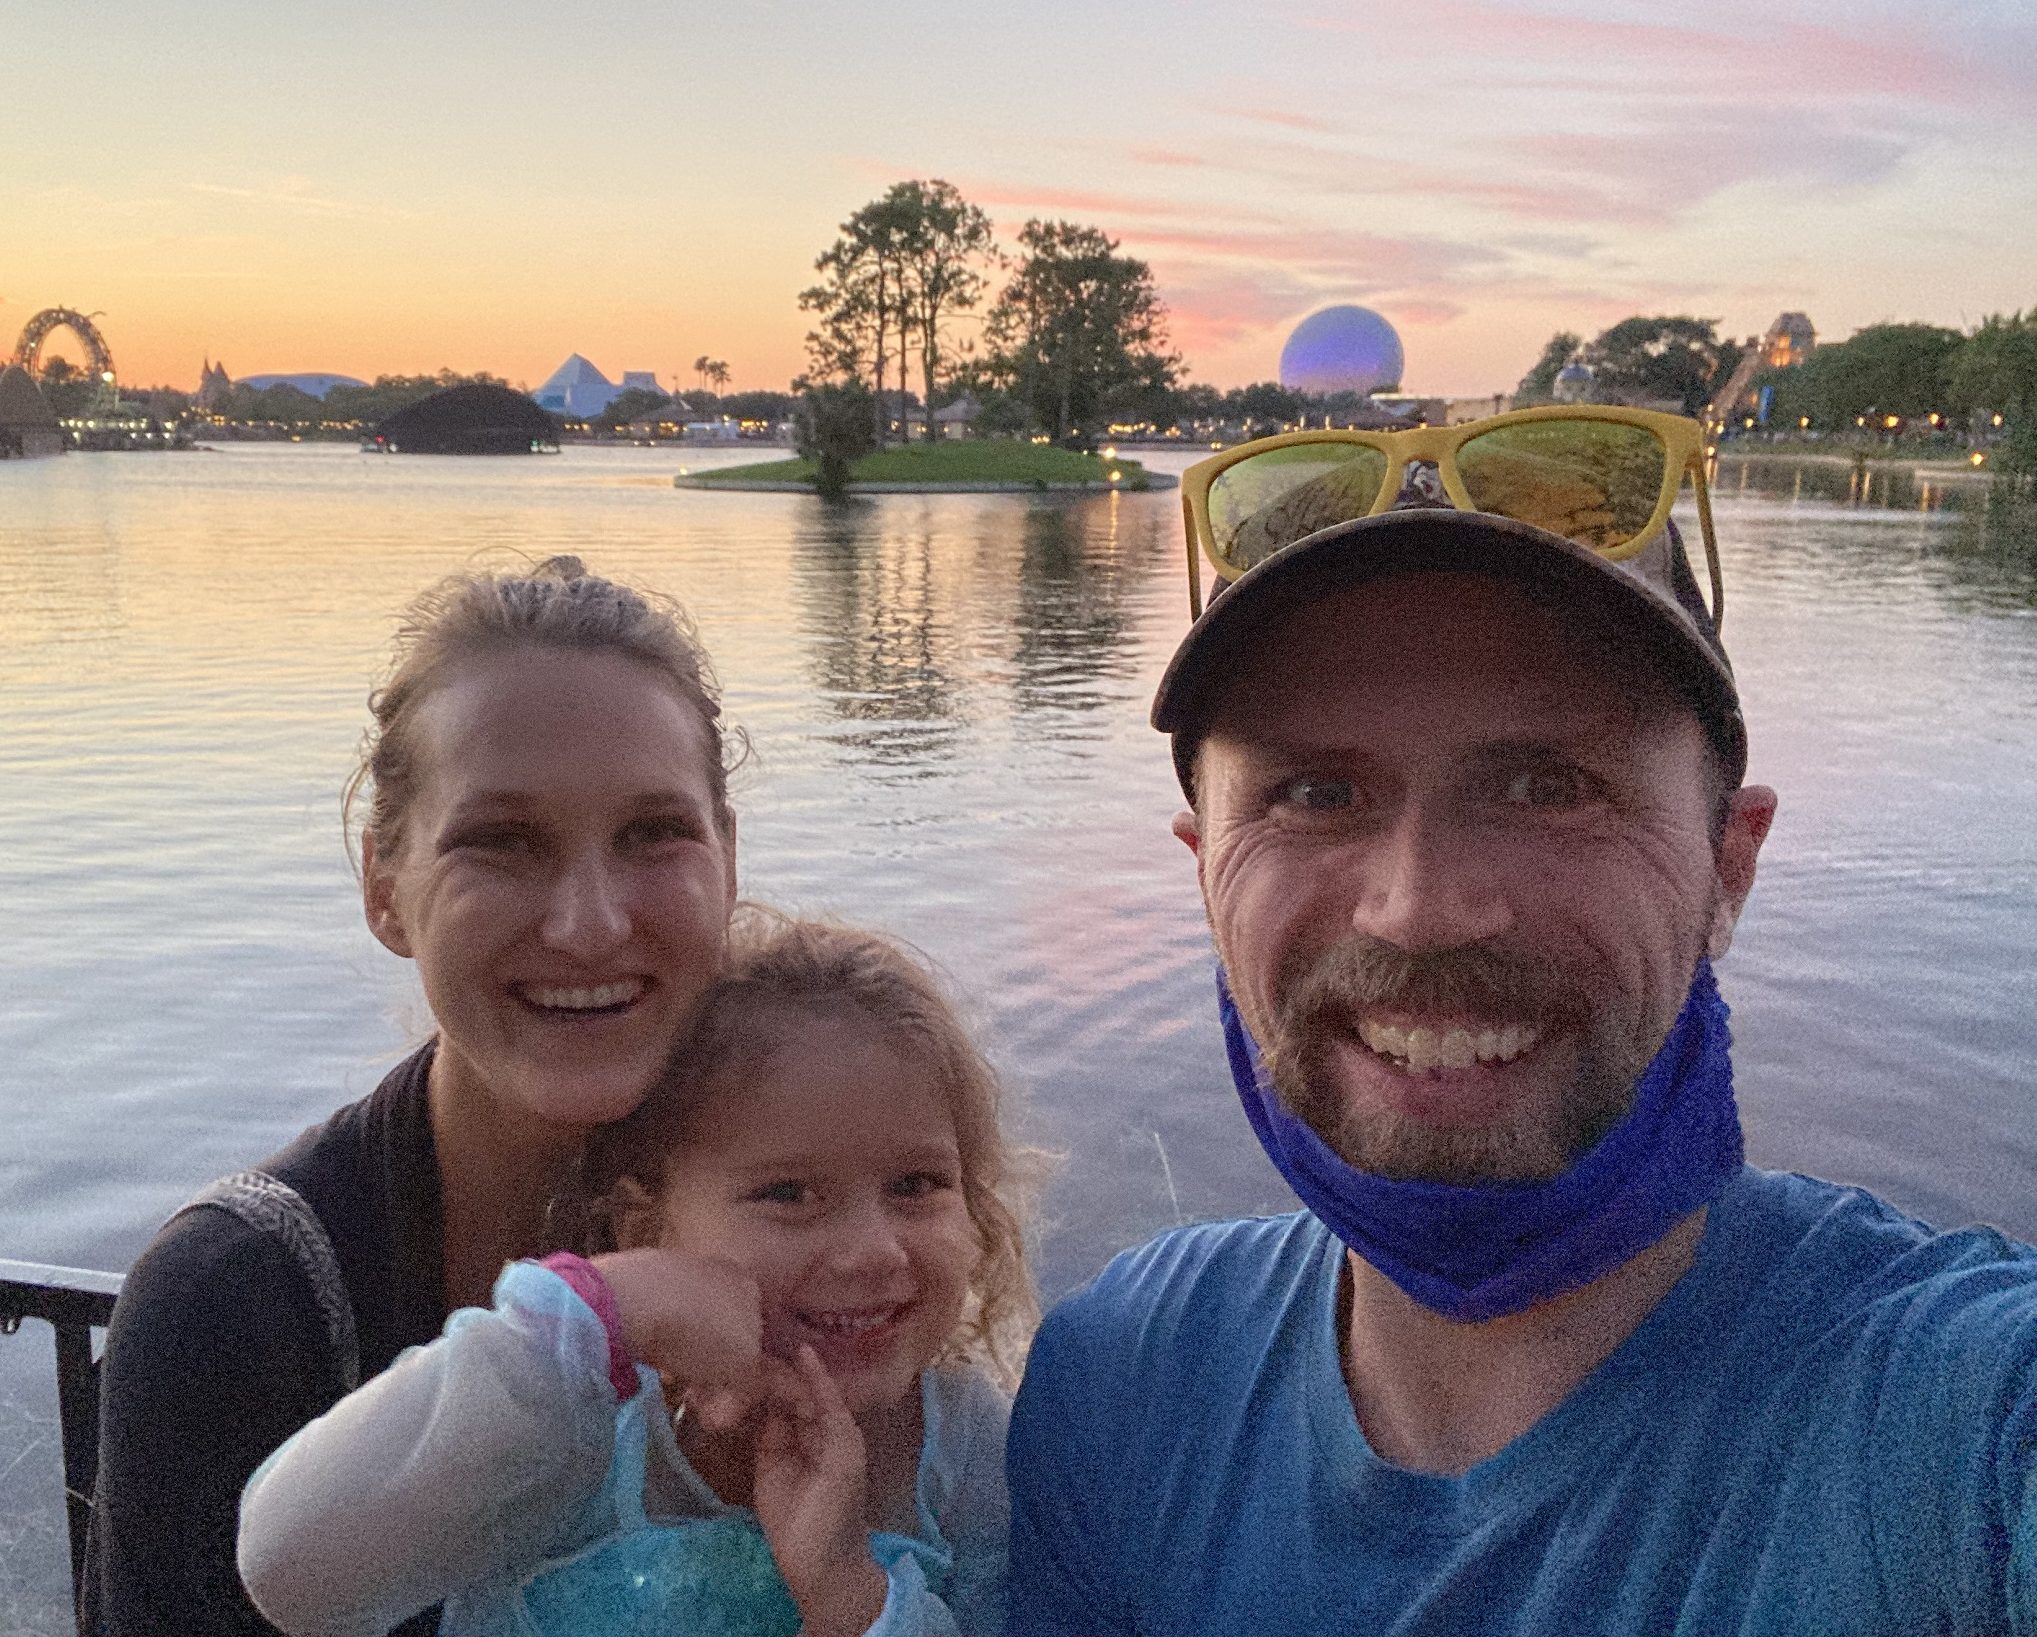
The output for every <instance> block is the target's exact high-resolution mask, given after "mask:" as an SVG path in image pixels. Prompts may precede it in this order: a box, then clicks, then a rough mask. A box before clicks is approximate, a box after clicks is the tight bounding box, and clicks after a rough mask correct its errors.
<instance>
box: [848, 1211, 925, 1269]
mask: <svg viewBox="0 0 2037 1637" xmlns="http://www.w3.org/2000/svg"><path fill="white" fill-rule="evenodd" d="M828 1260H829V1262H830V1263H831V1264H832V1265H833V1266H834V1267H835V1268H836V1270H837V1271H840V1272H846V1273H857V1274H863V1275H871V1274H885V1273H891V1272H894V1271H896V1270H897V1269H900V1268H903V1267H905V1266H906V1264H907V1262H908V1260H909V1258H908V1257H907V1256H906V1252H905V1240H904V1238H903V1237H902V1236H901V1234H900V1233H899V1229H898V1223H897V1222H896V1221H895V1220H894V1219H893V1218H892V1216H891V1213H890V1212H889V1211H887V1210H885V1209H884V1207H883V1206H882V1205H881V1204H879V1203H876V1202H874V1201H873V1202H871V1203H870V1204H867V1205H864V1206H861V1207H859V1208H858V1209H856V1210H855V1211H854V1212H851V1213H846V1214H845V1215H844V1216H843V1218H842V1220H841V1222H840V1223H839V1225H838V1227H837V1230H836V1233H835V1235H834V1237H833V1240H832V1242H831V1243H830V1245H829V1248H828Z"/></svg>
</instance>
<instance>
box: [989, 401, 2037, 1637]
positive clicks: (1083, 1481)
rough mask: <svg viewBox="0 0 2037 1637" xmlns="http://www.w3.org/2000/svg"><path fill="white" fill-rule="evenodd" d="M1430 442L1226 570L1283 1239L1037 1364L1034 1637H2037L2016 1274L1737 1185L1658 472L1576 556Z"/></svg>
mask: <svg viewBox="0 0 2037 1637" xmlns="http://www.w3.org/2000/svg"><path fill="white" fill-rule="evenodd" d="M1616 413H1617V412H1616ZM1632 418H1633V419H1634V420H1636V421H1639V420H1642V419H1644V418H1643V417H1639V416H1635V417H1632ZM1542 430H1546V429H1543V428H1538V432H1537V435H1539V434H1540V432H1541V431H1542ZM1551 435H1552V436H1553V435H1554V434H1551ZM1417 436H1420V437H1421V438H1422V439H1424V440H1425V442H1424V447H1425V448H1427V447H1429V446H1431V445H1433V446H1434V450H1433V452H1435V453H1436V454H1437V455H1438V458H1439V459H1440V460H1441V461H1442V462H1443V463H1444V467H1445V470H1444V471H1443V472H1442V474H1441V476H1442V478H1443V479H1444V481H1442V482H1438V481H1437V476H1438V474H1437V472H1436V471H1435V470H1434V469H1433V467H1432V466H1429V465H1420V464H1411V465H1410V466H1409V467H1408V469H1407V470H1408V481H1407V483H1406V484H1405V486H1404V487H1402V489H1401V491H1400V495H1399V498H1398V500H1397V502H1395V503H1394V504H1393V505H1392V506H1391V508H1390V509H1388V507H1387V505H1386V501H1385V500H1380V501H1370V500H1368V499H1367V498H1366V496H1365V495H1363V494H1361V495H1360V497H1359V502H1358V503H1357V504H1354V505H1350V506H1349V507H1348V508H1347V511H1346V516H1347V518H1348V517H1350V515H1351V513H1353V512H1363V511H1365V510H1366V509H1367V507H1368V506H1369V507H1370V509H1371V511H1372V512H1373V513H1374V514H1373V515H1359V516H1356V517H1355V520H1347V521H1342V522H1336V523H1333V524H1332V525H1331V526H1329V527H1327V528H1317V525H1318V524H1319V522H1320V517H1319V516H1312V517H1310V519H1309V521H1308V522H1307V524H1306V525H1305V526H1306V527H1309V528H1316V529H1317V532H1314V533H1309V534H1307V535H1305V536H1303V537H1302V538H1300V539H1299V540H1298V541H1296V542H1295V543H1291V544H1285V545H1284V549H1276V550H1274V551H1273V552H1272V554H1271V555H1264V554H1263V551H1262V550H1261V548H1260V546H1258V545H1255V547H1254V555H1255V556H1261V555H1263V561H1259V562H1258V564H1257V566H1256V567H1252V568H1250V570H1249V571H1248V572H1244V573H1243V575H1242V577H1241V578H1237V579H1236V580H1235V581H1234V583H1232V584H1231V585H1230V586H1229V587H1228V588H1225V589H1222V590H1221V591H1220V594H1219V595H1217V596H1216V597H1215V598H1214V599H1213V601H1212V603H1211V606H1210V607H1209V609H1208V610H1207V611H1206V612H1204V613H1203V614H1202V615H1201V617H1200V619H1198V620H1197V622H1196V624H1195V625H1194V627H1193V628H1192V629H1191V630H1190V632H1189V634H1188V635H1187V637H1186V638H1185V639H1184V640H1183V642H1182V644H1181V647H1180V649H1179V651H1178V652H1177V653H1176V654H1175V656H1174V659H1173V662H1172V664H1171V665H1170V667H1169V669H1168V672H1167V674H1166V676H1165V678H1164V679H1163V681H1162V683H1161V685H1160V690H1159V694H1158V697H1157V699H1156V701H1155V705H1154V722H1155V725H1156V726H1157V727H1159V728H1161V729H1162V730H1164V731H1166V732H1168V733H1170V734H1171V735H1172V737H1173V749H1174V757H1175V765H1176V768H1177V770H1178V772H1179V774H1180V777H1181V781H1182V785H1183V788H1184V790H1185V791H1186V793H1187V795H1188V798H1189V800H1190V802H1191V804H1192V810H1191V811H1189V812H1185V813H1183V814H1181V815H1180V817H1179V818H1177V819H1176V821H1175V833H1176V834H1177V835H1178V836H1179V837H1180V838H1181V839H1182V840H1183V841H1184V842H1185V843H1186V844H1187V845H1188V847H1189V848H1190V850H1191V851H1192V852H1193V853H1194V854H1195V859H1196V870H1197V875H1198V878H1199V880H1200V883H1201V887H1202V893H1203V900H1204V904H1205V907H1206V909H1207V911H1208V915H1209V920H1210V925H1211V928H1212V931H1213V933H1214V937H1215V943H1216V949H1217V954H1218V956H1219V959H1220V962H1221V968H1222V974H1221V975H1222V982H1221V983H1220V990H1221V994H1220V1003H1221V1007H1222V1013H1223V1017H1224V1023H1225V1030H1226V1038H1227V1042H1228V1045H1229V1048H1230V1057H1231V1065H1232V1070H1233V1075H1234V1078H1235V1079H1236V1081H1237V1083H1238V1088H1239V1092H1240V1095H1241V1097H1242V1099H1243V1101H1244V1103H1245V1107H1246V1112H1247V1114H1248V1117H1249V1118H1250V1120H1251V1123H1252V1125H1253V1128H1254V1130H1255V1132H1256V1133H1257V1135H1258V1136H1259V1138H1260V1140H1261V1142H1262V1143H1263V1144H1264V1145H1265V1147H1266V1149H1267V1152H1268V1154H1269V1155H1270V1156H1271V1157H1272V1159H1273V1160H1274V1162H1275V1164H1276V1165H1277V1166H1278V1167H1279V1169H1280V1170H1281V1172H1282V1173H1283V1175H1284V1176H1286V1178H1287V1179H1288V1181H1289V1182H1290V1183H1291V1184H1292V1185H1293V1186H1294V1188H1295V1191H1296V1192H1297V1194H1298V1195H1299V1196H1300V1197H1301V1199H1302V1201H1303V1202H1304V1204H1305V1205H1306V1206H1307V1207H1308V1209H1307V1210H1306V1211H1304V1212H1302V1213H1300V1214H1298V1215H1294V1216H1289V1217H1281V1218H1273V1219H1262V1220H1254V1221H1242V1222H1230V1223H1215V1224H1205V1225H1200V1226H1196V1227H1190V1228H1185V1229H1181V1230H1178V1231H1176V1232H1173V1233H1170V1234H1167V1235H1164V1236H1162V1237H1161V1238H1160V1239H1158V1240H1156V1241H1154V1242H1153V1243H1151V1244H1149V1245H1147V1246H1145V1247H1143V1248H1141V1249H1139V1250H1135V1251H1132V1252H1128V1253H1127V1254H1126V1255H1124V1256H1122V1257H1120V1258H1118V1260H1117V1261H1115V1262H1114V1263H1113V1264H1112V1265H1111V1266H1110V1267H1109V1268H1108V1269H1107V1270H1106V1271H1105V1272H1104V1273H1103V1274H1102V1275H1101V1276H1100V1277H1099V1278H1098V1279H1097V1280H1096V1281H1095V1282H1094V1283H1093V1284H1091V1285H1090V1286H1089V1287H1088V1288H1087V1289H1086V1290H1084V1291H1082V1292H1080V1293H1078V1294H1077V1295H1076V1296H1074V1297H1072V1298H1071V1299H1070V1300H1068V1301H1067V1302H1065V1303H1063V1304H1062V1305H1061V1306H1060V1307H1059V1308H1058V1309H1057V1310H1056V1311H1055V1312H1054V1313H1053V1314H1052V1315H1051V1316H1050V1317H1049V1318H1048V1320H1047V1322H1046V1324H1045V1325H1044V1326H1043V1328H1042V1329H1041V1332H1040V1335H1039V1339H1038V1341H1037V1343H1036V1345H1035V1348H1034V1351H1033V1355H1032V1360H1031V1363H1030V1365H1029V1367H1028V1372H1027V1377H1026V1381H1025V1385H1024V1387H1023V1389H1022V1390H1021V1392H1020V1395H1019V1400H1018V1404H1017V1407H1016V1411H1015V1415H1014V1421H1013V1426H1012V1437H1011V1444H1010V1452H1009V1454H1010V1468H1011V1479H1012V1498H1013V1540H1012V1563H1013V1584H1012V1607H1011V1629H1012V1632H1013V1634H1014V1637H1027V1634H1032V1633H1049V1632H1053V1633H1104V1632H1109V1633H1120V1632H1126V1633H1128V1632H1142V1633H1146V1632H1170V1633H1171V1632H1181V1633H1190V1632H1195V1633H1205V1632H1206V1633H1228V1632H1281V1633H1288V1632H1315V1631H1323V1632H1328V1631H1338V1632H1351V1633H1362V1634H1366V1637H1372V1634H1378V1633H1391V1634H1396V1637H1412V1634H1416V1633H1420V1634H1441V1633H1478V1634H1484V1633H1495V1632H1510V1633H1511V1632H1522V1633H1526V1632H1554V1633H1564V1634H1570V1633H1667V1632H1676V1633H1690V1634H1698V1633H1702V1634H1704V1637H1724V1634H1740V1637H1755V1634H1762V1637H1766V1634H1775V1633H1783V1632H1792V1633H1795V1632H1819V1633H1824V1632H1849V1633H1850V1632H1886V1633H1891V1634H1894V1633H1917V1632H1925V1631H1930V1632H1942V1633H1979V1632H1988V1633H1996V1632H2001V1633H2007V1632H2019V1633H2037V1252H2033V1251H2032V1250H2030V1249H2029V1248H2028V1247H2022V1246H2016V1245H2012V1244H2009V1243H2008V1242H2006V1241H2004V1240H2002V1239H2001V1238H2000V1237H1999V1236H1996V1235H1993V1234H1990V1233H1986V1232H1965V1233H1957V1234H1945V1235H1934V1234H1933V1233H1932V1232H1931V1231H1930V1230H1928V1229H1926V1228H1924V1227H1922V1226H1921V1225H1919V1224H1917V1223H1914V1222H1912V1221H1910V1220H1908V1219H1906V1218H1904V1217H1902V1216H1901V1215H1899V1214H1898V1213H1896V1212H1895V1211H1893V1210H1891V1209H1890V1208H1888V1207H1887V1206H1885V1205H1882V1204H1881V1203H1879V1202H1878V1201H1876V1200H1874V1199H1872V1198H1871V1197H1869V1196H1867V1195H1865V1194H1863V1193H1861V1192H1859V1191H1857V1190H1850V1189H1843V1188H1838V1187H1834V1186H1831V1185H1828V1184H1824V1183H1819V1182H1814V1181H1811V1180H1809V1179H1806V1178H1802V1177H1793V1176H1783V1175H1777V1174H1772V1173H1765V1172H1761V1171H1756V1170H1753V1169H1750V1168H1747V1167H1745V1166H1744V1164H1743V1161H1742V1156H1741V1144H1740V1127H1739V1121H1738V1116H1737V1112H1736V1110H1735V1107H1734V1103H1733V1093H1732V1082H1731V1070H1730V1062H1729V1058H1728V1037H1727V1031H1726V1021H1725V1008H1724V1005H1723V1003H1722V1002H1721V1001H1720V1000H1719V999H1718V995H1717V990H1716V988H1715V986H1714V984H1713V980H1712V975H1711V965H1710V963H1711V961H1712V960H1714V959H1716V958H1718V957H1720V956H1723V955H1724V954H1725V953H1726V951H1727V948H1728V945H1729V944H1730V942H1731V939H1732V934H1733V930H1734V926H1735V923H1736V921H1737V919H1738V917H1739V914H1740V912H1741V908H1742V906H1743V905H1744V904H1745V902H1746V899H1747V895H1748V892H1749V890H1750V889H1751V887H1752V886H1753V883H1754V873H1755V860H1756V855H1757V854H1758V852H1759V851H1760V847H1761V844H1762V840H1763V838H1764V837H1765V835H1766V833H1767V831H1768V828H1769V824H1770V821H1771V819H1772V818H1773V816H1774V812H1775V796H1774V793H1773V792H1772V791H1770V790H1768V789H1766V788H1764V787H1762V786H1759V785H1746V784H1743V783H1742V775H1743V773H1744V769H1745V762H1746V742H1745V731H1744V728H1743V726H1742V720H1741V715H1740V710H1739V701H1738V696H1737V693H1736V691H1735V686H1734V682H1733V678H1732V673H1731V671H1730V669H1729V668H1728V666H1727V663H1726V659H1725V655H1724V651H1723V649H1722V648H1721V647H1720V646H1719V643H1718V638H1717V632H1716V626H1715V622H1714V619H1713V616H1712V614H1711V612H1710V611H1708V610H1707V608H1706V606H1705V603H1704V601H1703V599H1702V598H1701V597H1700V596H1699V595H1698V593H1697V591H1696V588H1695V583H1694V580H1693V577H1692V574H1691V571H1690V566H1689V563H1688V561H1687V560H1686V558H1685V555H1684V551H1683V547H1682V544H1681V542H1680V540H1678V538H1677V537H1676V534H1675V531H1674V529H1673V528H1670V527H1668V526H1667V524H1666V518H1667V513H1668V504H1669V501H1670V500H1671V499H1673V497H1674V493H1675V488H1676V485H1677V478H1678V476H1679V474H1678V473H1676V472H1674V471H1671V472H1670V473H1669V474H1668V475H1667V480H1666V481H1667V489H1666V491H1665V495H1664V499H1663V503H1662V506H1661V508H1660V511H1659V514H1658V515H1656V516H1655V518H1654V519H1653V524H1654V533H1653V534H1652V535H1651V537H1650V538H1648V539H1647V540H1646V541H1642V540H1639V539H1635V540H1628V539H1625V538H1612V536H1613V535H1618V534H1619V533H1620V531H1619V530H1618V529H1614V530H1612V531H1611V532H1610V534H1602V535H1601V536H1600V537H1591V536H1589V535H1587V534H1586V533H1585V531H1583V530H1578V531H1575V532H1571V531H1569V530H1567V529H1565V530H1560V531H1559V530H1558V529H1543V528H1538V527H1535V526H1532V525H1530V524H1528V523H1524V522H1521V521H1518V520H1517V518H1518V516H1519V515H1520V513H1519V512H1518V511H1517V512H1516V513H1515V514H1514V515H1513V516H1508V517H1499V516H1494V515H1491V514H1488V513H1480V512H1475V511H1471V510H1468V509H1462V508H1463V506H1464V500H1465V498H1466V488H1467V485H1466V484H1465V483H1464V482H1463V481H1462V479H1463V476H1464V474H1463V473H1460V472H1457V471H1454V470H1451V469H1449V462H1450V461H1451V460H1452V459H1454V458H1455V456H1456V454H1457V453H1458V450H1457V449H1456V447H1455V446H1454V445H1452V446H1448V447H1446V446H1445V445H1446V444H1448V439H1447V438H1445V439H1443V441H1442V442H1438V438H1437V435H1432V434H1428V433H1423V434H1419V435H1417ZM1290 441H1291V440H1290ZM1375 442H1376V443H1377V444H1378V445H1379V446H1380V447H1381V448H1383V449H1385V450H1386V452H1387V453H1388V454H1389V455H1393V454H1397V453H1398V450H1397V448H1396V447H1395V445H1394V444H1393V440H1391V439H1378V440H1375ZM1467 454H1468V452H1467ZM1235 457H1236V452H1235V451H1234V452H1233V458H1235ZM1206 464H1218V463H1206ZM1463 464H1466V465H1468V459H1467V461H1466V462H1464V463H1463ZM1392 470H1394V471H1395V472H1398V471H1399V467H1398V466H1397V465H1396V466H1394V467H1393V468H1392ZM1271 472H1272V468H1271V467H1270V464H1269V473H1271ZM1273 475H1277V473H1275V474H1273ZM1701 476H1702V474H1701V472H1700V479H1701ZM1196 478H1197V474H1196V473H1194V472H1192V473H1191V474H1190V477H1189V480H1188V481H1187V484H1186V486H1187V487H1188V488H1189V489H1190V490H1191V502H1192V512H1193V515H1194V516H1195V518H1196V520H1197V522H1198V524H1199V525H1200V526H1201V528H1202V530H1203V537H1204V539H1205V541H1210V540H1211V539H1212V534H1213V532H1216V533H1218V536H1219V537H1218V538H1217V540H1216V549H1215V550H1214V551H1213V557H1214V559H1215V560H1217V561H1218V563H1219V566H1220V571H1221V570H1222V569H1224V568H1225V567H1226V566H1227V565H1225V564H1224V562H1223V545H1224V538H1223V537H1222V536H1221V533H1220V531H1213V530H1212V526H1211V523H1210V519H1211V517H1212V515H1213V514H1214V513H1215V512H1216V511H1217V510H1218V509H1219V508H1218V505H1217V499H1213V498H1212V497H1211V492H1210V491H1211V483H1210V481H1209V480H1208V479H1207V477H1205V478H1204V480H1203V481H1202V482H1201V483H1200V484H1198V482H1197V481H1196ZM1217 486H1218V488H1219V490H1221V488H1222V483H1221V480H1219V482H1218V485H1217ZM1248 487H1249V486H1239V488H1238V492H1239V493H1243V492H1245V490H1246V489H1247V488H1248ZM1218 498H1222V496H1221V494H1219V496H1218ZM1318 498H1319V497H1318ZM1701 498H1702V496H1701ZM1232 499H1233V500H1235V499H1236V496H1235V495H1233V496H1232ZM1452 501H1454V502H1455V504H1454V505H1453V504H1451V502H1452ZM1236 509H1237V508H1236V506H1233V511H1235V510H1236ZM1293 509H1294V510H1295V511H1297V512H1301V511H1305V510H1306V509H1307V508H1306V507H1299V506H1297V507H1294V508H1293ZM1522 509H1523V510H1530V511H1531V510H1532V508H1530V507H1523V508H1522ZM1640 510H1645V506H1643V507H1642V508H1640ZM1635 515H1638V511H1637V512H1635ZM1705 517H1706V520H1707V534H1708V535H1709V509H1708V507H1707V508H1706V510H1705ZM1233 522H1235V517H1234V518H1233ZM1297 526H1300V525H1297ZM1291 533H1292V531H1290V535H1291ZM1250 534H1251V528H1250V527H1249V526H1247V527H1242V528H1239V529H1238V530H1237V531H1236V538H1239V539H1244V538H1246V537H1248V536H1249V535H1250ZM1274 544H1275V546H1276V547H1280V546H1281V545H1282V542H1281V541H1279V540H1276V541H1275V542H1274ZM1609 544H1610V545H1611V546H1612V547H1613V548H1614V549H1613V550H1611V551H1608V550H1607V547H1608V545H1609ZM1707 545H1708V547H1709V545H1710V541H1709V538H1708V540H1707ZM1616 559H1617V560H1616ZM1716 562H1717V558H1716V554H1713V556H1712V563H1713V564H1714V565H1716ZM1716 584H1717V582H1716V578H1715V580H1714V585H1715V587H1716ZM1716 606H1717V603H1716V590H1715V595H1714V607H1716Z"/></svg>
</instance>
